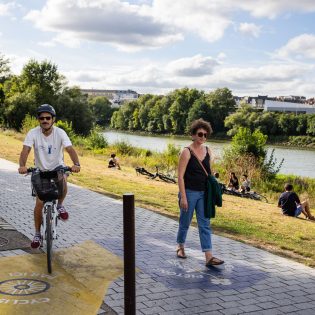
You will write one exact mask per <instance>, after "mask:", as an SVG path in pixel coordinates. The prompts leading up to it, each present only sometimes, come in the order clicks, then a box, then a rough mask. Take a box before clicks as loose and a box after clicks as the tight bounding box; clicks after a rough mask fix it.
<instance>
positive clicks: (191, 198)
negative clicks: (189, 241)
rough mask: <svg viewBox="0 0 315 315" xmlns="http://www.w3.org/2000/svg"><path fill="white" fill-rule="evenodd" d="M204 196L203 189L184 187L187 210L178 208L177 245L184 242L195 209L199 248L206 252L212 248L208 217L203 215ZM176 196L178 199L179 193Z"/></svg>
mask: <svg viewBox="0 0 315 315" xmlns="http://www.w3.org/2000/svg"><path fill="white" fill-rule="evenodd" d="M204 196H205V192H204V191H195V190H189V189H186V197H187V202H188V210H187V211H184V210H183V209H180V217H179V228H178V233H177V243H178V244H179V245H184V244H185V241H186V236H187V232H188V229H189V225H190V223H191V220H192V217H193V215H194V210H196V217H197V223H198V229H199V238H200V244H201V249H202V251H203V252H207V251H210V250H211V249H212V244H211V227H210V219H208V218H206V217H205V211H204ZM178 198H179V199H180V194H179V195H178Z"/></svg>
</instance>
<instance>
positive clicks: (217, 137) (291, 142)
mask: <svg viewBox="0 0 315 315" xmlns="http://www.w3.org/2000/svg"><path fill="white" fill-rule="evenodd" d="M103 132H105V133H106V132H118V133H124V134H127V135H135V136H145V137H148V136H149V137H155V138H158V137H163V138H172V139H180V140H187V141H189V140H190V138H191V137H190V136H189V135H174V134H157V133H153V132H147V131H129V130H117V129H110V128H106V129H104V130H103ZM210 140H211V142H218V143H226V144H229V143H230V142H231V140H232V137H230V136H228V135H224V134H214V135H213V134H212V135H211V138H210ZM267 145H269V146H273V147H279V148H286V149H305V150H311V151H315V137H310V136H290V137H268V140H267Z"/></svg>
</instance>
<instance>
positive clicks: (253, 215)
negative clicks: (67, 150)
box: [0, 133, 315, 267]
mask: <svg viewBox="0 0 315 315" xmlns="http://www.w3.org/2000/svg"><path fill="white" fill-rule="evenodd" d="M23 138H24V136H23V135H21V134H11V135H5V134H3V133H0V146H1V152H0V157H1V158H4V159H8V160H11V161H13V162H18V159H19V154H20V151H21V148H22V139H23ZM111 150H112V149H111V148H108V149H106V151H104V152H103V154H93V153H92V152H89V151H87V150H83V149H82V148H78V153H79V155H80V162H81V165H82V172H81V173H79V174H75V175H74V176H71V177H70V179H69V180H70V181H71V182H73V183H75V184H77V185H80V186H83V187H86V188H89V189H91V190H94V191H97V192H99V193H102V194H106V195H108V196H111V197H114V198H119V199H121V197H122V194H123V193H125V192H133V193H134V194H135V199H136V204H137V206H141V207H145V208H147V209H150V210H152V211H157V212H160V213H162V214H164V215H167V216H169V217H172V218H174V219H176V220H177V219H178V206H177V192H178V188H177V186H176V185H174V184H167V183H164V182H160V181H157V180H155V181H152V180H149V179H147V178H145V177H143V176H136V173H135V170H134V168H133V167H132V165H130V164H128V163H129V161H130V159H129V158H128V157H124V156H122V157H121V159H120V161H121V164H122V170H121V171H118V170H113V169H108V168H107V158H108V153H107V152H111ZM32 160H33V156H32V155H31V156H30V157H29V162H30V163H31V161H32ZM66 162H67V163H70V161H69V159H68V157H67V155H66ZM29 165H31V164H29ZM161 196H163V198H161ZM311 202H312V201H311ZM312 204H314V203H313V202H312ZM30 215H31V209H30ZM194 224H196V222H195V219H194ZM212 228H213V231H214V233H216V234H220V235H224V236H227V237H230V238H232V239H236V240H239V241H242V242H245V243H250V244H252V245H254V246H256V247H260V248H264V249H266V250H269V251H271V252H273V253H276V254H279V255H283V256H285V257H289V258H291V259H294V260H296V261H299V262H302V263H304V264H306V265H309V266H312V267H315V223H314V222H311V221H308V220H304V219H296V218H289V217H284V216H283V215H281V213H280V211H279V209H278V208H277V206H276V204H275V202H272V203H270V204H267V203H262V202H259V201H254V200H247V199H243V198H238V197H233V196H226V195H224V196H223V207H222V208H218V211H217V217H216V218H215V219H213V220H212ZM174 243H175V240H174ZM174 246H175V244H174Z"/></svg>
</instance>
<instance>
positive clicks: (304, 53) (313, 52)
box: [276, 34, 315, 59]
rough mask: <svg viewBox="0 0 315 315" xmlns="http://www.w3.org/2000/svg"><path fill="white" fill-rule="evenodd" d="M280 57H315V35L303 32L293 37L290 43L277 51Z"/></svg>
mask: <svg viewBox="0 0 315 315" xmlns="http://www.w3.org/2000/svg"><path fill="white" fill-rule="evenodd" d="M276 55H277V56H278V57H284V58H286V57H297V58H300V57H304V58H305V57H306V58H312V59H314V58H315V35H313V34H302V35H299V36H296V37H294V38H291V39H290V40H289V41H288V43H287V44H286V45H285V46H283V47H281V48H280V49H278V50H277V51H276Z"/></svg>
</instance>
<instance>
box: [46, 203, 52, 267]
mask: <svg viewBox="0 0 315 315" xmlns="http://www.w3.org/2000/svg"><path fill="white" fill-rule="evenodd" d="M52 220H53V217H52V206H50V205H49V206H47V207H46V249H47V270H48V273H51V272H52V268H51V260H52V242H53V235H52V227H51V226H52Z"/></svg>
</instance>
